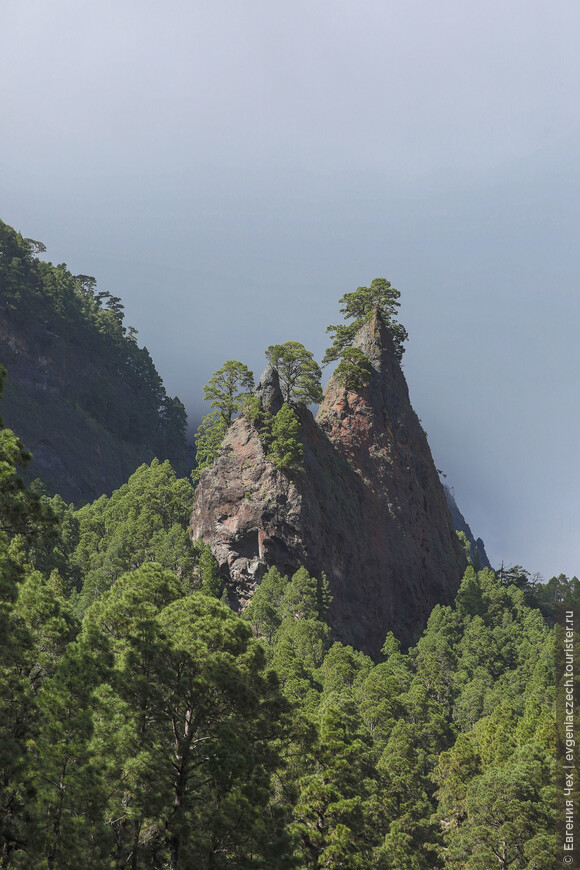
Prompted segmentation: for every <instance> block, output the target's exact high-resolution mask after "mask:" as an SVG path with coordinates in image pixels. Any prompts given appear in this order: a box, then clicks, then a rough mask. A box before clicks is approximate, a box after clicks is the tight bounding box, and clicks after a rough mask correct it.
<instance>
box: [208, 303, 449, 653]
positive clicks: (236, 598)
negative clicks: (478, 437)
mask: <svg viewBox="0 0 580 870" xmlns="http://www.w3.org/2000/svg"><path fill="white" fill-rule="evenodd" d="M356 344H357V346H358V347H360V348H361V350H363V351H364V353H365V354H366V355H367V356H368V358H369V360H370V362H371V365H372V374H371V379H370V383H369V385H368V386H367V387H366V388H364V389H363V390H361V391H360V392H358V393H353V392H348V391H347V390H345V389H344V388H343V387H341V386H340V385H339V384H338V382H337V380H336V378H335V377H334V376H333V377H332V378H331V379H330V381H329V383H328V385H327V387H326V390H325V393H324V400H323V402H322V404H321V406H320V410H319V413H318V416H317V422H315V421H314V419H313V417H312V415H311V414H310V412H309V411H307V410H306V409H301V410H299V415H300V419H301V422H302V437H303V443H304V472H302V473H300V474H298V475H295V476H294V477H293V478H292V479H291V480H290V479H288V477H286V476H285V475H284V474H282V473H281V472H279V471H278V470H277V469H276V468H275V466H274V465H273V464H272V463H271V462H270V461H269V460H268V459H267V458H266V456H265V454H264V450H263V447H262V444H261V442H260V439H259V438H258V435H257V432H256V431H255V429H254V427H253V426H252V425H251V424H250V423H249V422H248V421H247V420H246V419H244V418H243V417H242V418H240V419H238V420H236V421H235V422H234V423H233V424H232V426H231V427H230V429H229V431H228V434H227V436H226V438H225V441H224V444H223V447H222V450H221V451H220V454H219V456H218V458H217V459H216V461H215V463H214V464H213V466H212V467H211V468H209V469H207V470H206V471H205V472H204V473H203V474H202V476H201V480H200V483H199V487H198V489H197V491H196V495H195V501H194V509H193V515H192V518H191V531H192V535H193V537H194V539H199V538H203V540H204V541H206V542H207V543H208V544H209V545H210V546H211V548H212V551H213V553H214V555H215V557H216V559H217V561H218V563H219V564H220V568H221V571H222V574H223V576H224V577H225V579H226V582H227V585H228V588H229V590H230V594H231V598H232V601H233V602H235V603H236V606H237V607H239V608H243V606H244V604H245V602H246V601H247V599H248V598H249V597H250V596H251V594H252V590H253V588H254V586H255V584H256V583H258V582H259V580H260V578H261V576H262V575H263V573H264V571H265V570H266V569H267V568H268V567H270V566H271V565H277V566H278V567H279V568H280V569H281V570H282V571H284V572H286V573H289V572H293V571H294V570H296V568H298V567H299V566H300V565H304V566H305V567H306V568H307V569H308V571H309V572H310V573H311V574H314V575H316V576H320V574H321V573H322V572H323V571H324V572H325V573H326V575H327V577H328V579H329V581H330V588H331V592H332V595H333V603H332V606H331V609H330V614H329V617H330V623H331V625H332V627H333V629H334V632H335V634H336V636H337V637H338V638H339V639H340V640H342V641H343V642H346V643H350V644H353V645H354V646H355V647H357V648H359V649H363V650H365V651H366V652H368V653H370V654H371V655H373V656H377V655H378V653H379V650H380V648H381V646H382V643H383V641H384V638H385V635H386V634H387V632H388V631H390V630H392V631H393V632H394V633H395V635H396V636H397V637H399V638H400V639H401V641H402V642H403V644H409V643H410V642H411V641H412V640H413V638H414V637H415V636H416V634H417V633H418V632H419V631H420V630H421V629H422V628H423V627H424V625H425V622H426V620H427V617H428V615H429V613H430V611H431V609H432V608H433V606H434V605H435V604H436V603H438V602H449V601H450V600H451V599H452V597H453V595H454V593H455V591H456V589H457V586H458V584H459V580H460V578H461V576H462V574H463V571H464V568H465V559H464V556H463V553H462V551H461V548H460V546H459V543H458V541H457V536H456V534H455V532H454V530H453V525H452V522H451V517H450V515H449V511H448V508H447V505H446V502H445V496H444V493H443V488H442V486H441V484H440V481H439V478H438V475H437V472H436V469H435V466H434V463H433V459H432V457H431V451H430V449H429V445H428V444H427V439H426V437H425V434H424V432H423V430H422V428H421V425H420V423H419V420H418V418H417V416H416V414H415V412H414V411H413V409H412V407H411V404H410V402H409V395H408V390H407V384H406V382H405V379H404V377H403V374H402V372H401V369H400V366H399V364H398V362H397V360H396V357H395V354H394V347H393V344H392V340H391V337H390V335H389V333H388V331H387V329H386V328H385V326H384V324H383V321H382V319H381V317H380V315H375V316H374V317H373V319H372V320H371V322H370V323H369V324H367V325H366V326H365V327H363V329H362V330H361V331H360V333H359V335H358V337H357V341H356ZM270 394H271V390H270Z"/></svg>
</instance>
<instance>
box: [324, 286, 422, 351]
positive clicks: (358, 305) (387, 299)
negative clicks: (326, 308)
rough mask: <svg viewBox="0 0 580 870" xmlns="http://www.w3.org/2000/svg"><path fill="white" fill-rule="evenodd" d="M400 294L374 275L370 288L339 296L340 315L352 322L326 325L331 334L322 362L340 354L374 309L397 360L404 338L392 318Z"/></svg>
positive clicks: (402, 329)
mask: <svg viewBox="0 0 580 870" xmlns="http://www.w3.org/2000/svg"><path fill="white" fill-rule="evenodd" d="M400 295H401V294H400V293H399V291H398V290H395V288H394V287H391V284H390V282H389V281H387V280H386V279H385V278H374V279H373V280H372V281H371V285H370V287H358V288H357V289H356V290H355V291H354V292H352V293H345V294H344V295H343V296H341V298H340V300H339V301H340V302H341V303H342V307H341V308H340V313H341V314H344V318H345V320H352V322H351V323H348V324H339V325H338V326H328V327H327V328H326V331H327V332H330V333H333V336H332V339H333V341H332V345H331V346H330V347H329V348H328V349H327V350H326V352H325V354H324V358H323V360H322V364H323V365H327V364H328V363H330V362H333V361H334V360H336V359H338V358H339V357H340V356H341V354H342V352H343V350H344V349H345V348H347V347H349V345H351V344H352V343H353V341H354V337H355V335H356V334H357V332H358V331H359V329H360V328H361V326H363V325H364V324H365V323H367V322H368V321H369V320H370V319H371V317H372V315H373V311H375V310H378V311H380V313H381V316H382V318H383V320H384V321H385V324H386V326H387V328H388V329H389V331H390V333H391V335H392V337H393V341H394V343H395V351H396V354H397V359H398V360H399V361H400V360H401V359H402V357H403V353H404V348H403V342H404V341H407V339H408V335H407V331H406V329H405V328H404V326H402V325H401V324H400V323H397V321H396V320H394V315H395V314H396V310H397V308H398V307H399V305H400V303H399V302H398V299H399V297H400Z"/></svg>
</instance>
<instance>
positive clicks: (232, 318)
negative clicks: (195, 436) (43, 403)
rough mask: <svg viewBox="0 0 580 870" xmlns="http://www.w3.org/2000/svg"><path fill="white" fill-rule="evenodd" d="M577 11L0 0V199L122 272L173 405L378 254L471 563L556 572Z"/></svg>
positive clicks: (247, 0)
mask: <svg viewBox="0 0 580 870" xmlns="http://www.w3.org/2000/svg"><path fill="white" fill-rule="evenodd" d="M578 33H580V4H579V3H578V2H577V0H573V2H559V0H555V2H554V3H552V4H551V5H548V4H547V3H546V2H545V0H542V2H541V3H540V2H536V0H514V2H510V0H502V2H496V0H486V2H480V0H470V2H466V0H439V2H437V3H435V2H433V0H415V2H413V0H406V2H404V3H403V2H401V0H398V2H389V0H369V2H364V0H358V2H356V3H355V2H351V0H349V2H345V0H332V2H330V0H308V2H302V0H292V2H287V3H275V2H272V0H230V2H226V0H198V2H196V0H183V2H181V0H163V2H161V0H99V2H98V3H96V2H88V0H27V2H26V3H23V2H22V0H3V2H2V27H1V29H0V59H1V60H0V63H1V76H0V111H1V116H0V117H1V125H2V127H1V129H2V138H1V140H0V217H1V218H2V219H3V220H5V221H6V222H7V223H9V224H11V225H13V226H15V227H16V228H17V229H19V230H20V231H21V232H22V233H23V234H24V235H25V236H30V237H32V238H35V239H39V240H41V241H43V242H44V243H45V244H46V245H47V248H48V250H47V255H46V256H47V257H48V258H49V259H51V260H52V261H53V262H55V263H57V262H66V263H67V264H68V266H69V268H70V269H71V270H72V271H73V272H75V273H80V272H83V273H85V274H92V275H94V276H95V277H96V278H97V282H98V287H99V289H101V290H109V291H110V292H112V293H113V294H115V295H118V296H121V298H122V300H123V302H124V304H125V308H126V323H127V324H130V325H133V326H135V327H136V328H137V329H138V330H139V339H140V341H141V343H142V344H144V345H146V346H147V347H148V349H149V350H150V352H151V355H152V357H153V359H154V361H155V364H156V366H157V368H158V371H159V373H160V374H161V376H162V377H163V379H164V381H165V384H166V387H167V389H168V392H170V393H171V394H172V395H173V394H177V395H179V396H180V397H181V398H182V400H183V401H184V402H185V403H186V406H187V407H188V410H189V412H190V416H191V418H192V420H194V421H195V422H197V419H198V417H199V415H200V414H201V413H202V411H203V409H202V404H203V403H202V402H201V388H202V385H203V384H204V383H205V382H206V381H207V379H208V377H209V376H210V375H211V373H212V372H213V371H214V370H215V369H216V368H218V367H219V366H220V365H221V364H222V363H223V362H224V360H225V359H228V358H235V359H240V360H242V361H244V362H246V363H247V364H248V365H249V366H250V367H251V368H253V369H254V371H255V373H256V375H258V374H259V373H260V371H261V370H262V368H263V366H264V364H265V359H264V349H265V348H266V347H267V345H269V344H271V343H275V342H279V341H286V340H289V339H294V340H298V341H302V342H303V343H304V344H305V345H306V346H307V347H308V348H310V349H311V350H313V351H314V353H315V355H316V356H317V358H318V359H320V358H321V356H322V353H323V350H324V347H325V346H326V344H327V341H326V336H325V332H324V330H325V327H326V325H327V324H329V323H336V322H339V317H340V316H339V315H338V306H337V300H338V298H339V296H341V295H342V294H343V293H344V292H346V291H350V290H354V289H355V288H356V287H357V286H359V285H361V284H368V283H369V282H370V281H371V280H372V278H374V277H378V276H381V277H386V278H388V279H389V280H390V281H391V282H392V284H393V286H395V287H397V288H398V289H399V290H400V291H401V294H402V297H401V302H402V305H401V309H400V319H401V321H402V322H403V323H404V324H405V326H406V328H407V330H408V332H409V335H410V342H409V344H408V346H407V352H406V354H405V358H404V369H405V374H406V377H407V380H408V382H409V388H410V393H411V400H412V402H413V405H414V407H415V409H416V411H417V413H418V414H419V416H420V417H421V419H422V421H423V424H424V426H425V428H426V430H427V432H428V435H429V441H430V444H431V449H432V451H433V455H434V458H435V462H436V464H437V466H438V467H439V468H441V469H443V471H444V472H445V473H446V474H447V478H446V481H447V483H448V484H449V485H451V486H453V487H454V489H455V495H456V498H457V501H458V504H459V507H460V509H461V510H462V511H463V513H464V514H465V516H466V518H467V520H468V522H469V523H470V525H471V527H472V529H473V531H474V533H475V534H476V536H477V535H481V536H482V537H483V538H484V540H485V543H486V546H487V550H488V554H489V556H490V558H491V561H492V563H493V564H494V565H496V566H497V565H499V563H500V562H501V561H502V560H504V561H505V562H506V563H508V564H511V563H514V562H517V563H520V564H523V565H525V566H526V567H527V568H528V569H529V570H530V571H532V572H535V571H539V572H541V573H542V574H544V576H546V577H550V576H551V575H552V574H555V573H560V572H565V573H567V574H574V573H578V572H579V571H580V534H579V527H580V463H579V461H578V460H579V449H578V429H579V424H580V409H579V405H578V397H579V390H578V375H579V368H580V366H579V364H580V349H579V342H578V337H577V334H578V327H579V326H580V294H579V292H578V257H577V247H578V235H579V221H578V217H579V197H580V167H579V160H578V142H579V141H580V99H579V96H580V94H579V91H580V88H579V74H580V60H579V49H578Z"/></svg>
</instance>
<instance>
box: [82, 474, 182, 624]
mask: <svg viewBox="0 0 580 870" xmlns="http://www.w3.org/2000/svg"><path fill="white" fill-rule="evenodd" d="M192 500H193V488H192V486H191V484H190V483H189V482H188V481H187V480H186V479H179V478H177V477H176V476H175V472H174V471H173V469H172V468H171V465H170V464H169V462H167V461H165V462H159V461H158V460H157V459H154V460H153V462H152V463H151V465H142V466H141V467H140V468H138V469H137V471H136V472H135V473H134V474H133V475H131V477H130V478H129V481H128V482H127V483H126V484H125V485H124V486H122V487H121V489H119V490H116V491H115V492H114V493H113V494H112V495H111V497H110V498H107V497H106V496H101V498H100V499H98V500H97V501H96V502H93V503H92V504H90V505H85V506H84V507H83V508H81V509H80V510H79V511H77V512H76V513H75V517H76V519H77V521H78V524H79V530H78V544H77V546H76V548H75V550H74V552H73V553H72V555H71V557H70V563H71V564H72V565H73V566H74V568H75V569H76V572H77V574H78V576H79V577H80V578H82V579H81V583H82V586H81V588H80V592H79V595H78V599H77V607H78V610H79V612H81V613H82V612H83V611H84V610H85V609H86V608H87V607H88V606H89V604H90V603H91V602H92V601H94V600H96V599H97V598H99V597H100V596H101V595H102V593H103V592H104V591H105V590H106V589H108V588H109V586H111V584H112V583H113V582H114V581H115V580H116V579H117V578H118V577H120V576H121V575H122V574H124V573H125V572H126V571H130V570H133V569H135V568H138V567H139V566H140V565H142V564H144V563H146V562H156V563H159V564H160V565H162V566H163V567H164V568H168V569H171V570H173V571H175V572H176V573H178V574H179V576H180V577H181V578H182V582H183V584H184V587H185V588H187V587H189V588H190V589H191V588H193V586H194V585H195V580H194V569H195V565H196V562H197V558H198V551H197V549H196V548H195V546H194V544H193V543H192V541H191V538H190V537H189V535H188V533H187V526H188V522H189V517H190V515H191V504H192Z"/></svg>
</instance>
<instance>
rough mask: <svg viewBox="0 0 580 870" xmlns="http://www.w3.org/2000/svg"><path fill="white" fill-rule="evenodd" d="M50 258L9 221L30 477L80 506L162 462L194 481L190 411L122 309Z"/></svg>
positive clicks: (8, 332)
mask: <svg viewBox="0 0 580 870" xmlns="http://www.w3.org/2000/svg"><path fill="white" fill-rule="evenodd" d="M43 249H44V246H43V245H41V244H40V243H38V242H34V241H32V240H30V239H24V238H23V237H22V235H21V234H20V233H17V232H16V231H15V230H13V229H12V228H11V227H9V226H8V225H7V224H5V223H3V222H1V221H0V362H2V364H3V365H4V366H5V367H6V368H7V369H8V380H7V383H6V390H5V398H4V404H3V413H4V418H5V421H6V425H7V426H9V427H10V428H12V429H14V430H15V431H16V432H17V433H18V435H19V436H20V437H21V438H22V440H23V441H24V442H25V443H26V444H27V445H28V447H29V448H30V449H31V450H32V453H33V457H34V458H33V462H32V463H31V465H30V468H29V471H28V477H29V478H31V477H40V478H41V479H42V480H43V482H44V483H45V484H46V485H47V487H48V489H49V490H50V491H52V492H59V494H60V495H62V496H63V498H65V499H67V500H71V501H75V502H77V503H80V502H84V501H88V500H91V499H94V498H97V497H98V496H99V495H101V494H102V493H103V492H111V491H112V490H113V489H115V488H117V487H119V486H121V484H122V483H124V482H125V481H126V480H127V478H128V476H129V475H130V474H131V472H132V471H134V470H135V468H136V467H137V466H138V465H140V464H141V463H142V462H149V461H151V459H152V458H153V457H154V456H157V457H158V458H160V459H170V460H171V462H172V463H173V464H174V466H175V468H176V470H177V471H178V472H179V473H185V472H186V471H187V469H188V450H187V445H186V440H185V431H186V422H187V421H186V415H185V409H184V407H183V405H182V403H181V402H180V401H179V399H177V398H170V397H169V396H167V394H166V392H165V388H164V386H163V382H162V381H161V378H160V377H159V375H158V373H157V371H156V370H155V366H154V365H153V362H152V360H151V357H150V356H149V353H148V351H147V350H146V348H140V347H138V345H137V341H136V331H135V330H134V329H132V328H131V327H129V328H126V327H125V326H124V325H123V305H122V304H121V300H120V299H119V298H118V297H115V296H112V295H111V294H110V293H106V292H97V289H96V281H95V279H94V278H91V277H90V276H86V275H77V276H74V275H72V274H71V273H70V272H69V270H68V269H67V267H66V265H64V264H61V265H58V266H53V265H52V263H46V262H43V261H41V260H39V259H37V257H36V254H38V253H40V252H42V250H43Z"/></svg>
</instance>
